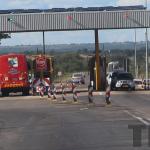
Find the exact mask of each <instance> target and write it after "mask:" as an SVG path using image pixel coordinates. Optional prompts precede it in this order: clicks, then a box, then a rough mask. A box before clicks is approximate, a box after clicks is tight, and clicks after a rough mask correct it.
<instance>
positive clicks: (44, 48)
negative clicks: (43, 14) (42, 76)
mask: <svg viewBox="0 0 150 150" xmlns="http://www.w3.org/2000/svg"><path fill="white" fill-rule="evenodd" d="M43 54H44V55H45V32H44V31H43Z"/></svg>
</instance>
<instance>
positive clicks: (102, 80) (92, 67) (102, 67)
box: [88, 56, 107, 91]
mask: <svg viewBox="0 0 150 150" xmlns="http://www.w3.org/2000/svg"><path fill="white" fill-rule="evenodd" d="M99 60H100V83H101V85H100V91H105V89H106V68H107V63H106V57H105V56H103V57H100V59H99ZM88 66H89V72H90V83H91V81H93V88H94V90H95V89H96V67H95V56H93V57H92V58H91V59H90V60H89V64H88Z"/></svg>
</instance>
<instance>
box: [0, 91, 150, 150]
mask: <svg viewBox="0 0 150 150" xmlns="http://www.w3.org/2000/svg"><path fill="white" fill-rule="evenodd" d="M79 96H80V97H79V99H80V102H79V103H77V104H76V103H71V101H72V97H69V96H68V97H67V102H66V103H64V102H62V101H61V100H60V99H59V98H58V101H55V102H51V101H50V100H47V98H46V97H45V98H39V97H32V96H29V97H20V96H17V97H13V96H12V97H8V98H0V150H134V149H140V150H141V149H142V150H146V149H149V147H148V146H147V130H144V131H143V136H142V137H143V141H142V144H143V145H142V147H139V148H135V147H133V145H132V144H133V140H132V138H133V136H132V134H133V131H132V130H131V129H128V125H132V124H135V125H137V124H144V123H145V122H143V120H140V119H139V118H136V117H137V116H136V115H137V113H135V112H136V111H137V110H139V112H138V115H139V114H140V111H142V112H144V113H143V114H142V115H143V116H141V114H140V117H149V111H148V108H149V105H150V100H149V95H146V94H136V93H135V94H127V93H124V94H123V93H122V94H121V95H120V94H119V95H118V94H114V95H113V96H112V102H113V104H112V106H109V107H108V106H105V103H104V100H103V96H98V95H97V96H95V103H96V104H95V106H91V105H88V104H87V102H88V101H87V96H85V95H84V94H80V95H79ZM148 122H149V121H148V120H146V123H148Z"/></svg>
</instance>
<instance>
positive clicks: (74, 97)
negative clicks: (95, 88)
mask: <svg viewBox="0 0 150 150" xmlns="http://www.w3.org/2000/svg"><path fill="white" fill-rule="evenodd" d="M73 100H74V102H77V101H78V95H77V89H76V87H74V89H73Z"/></svg>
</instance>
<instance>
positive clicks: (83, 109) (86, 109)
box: [80, 108, 88, 110]
mask: <svg viewBox="0 0 150 150" xmlns="http://www.w3.org/2000/svg"><path fill="white" fill-rule="evenodd" d="M87 109H88V108H80V110H87Z"/></svg>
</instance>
